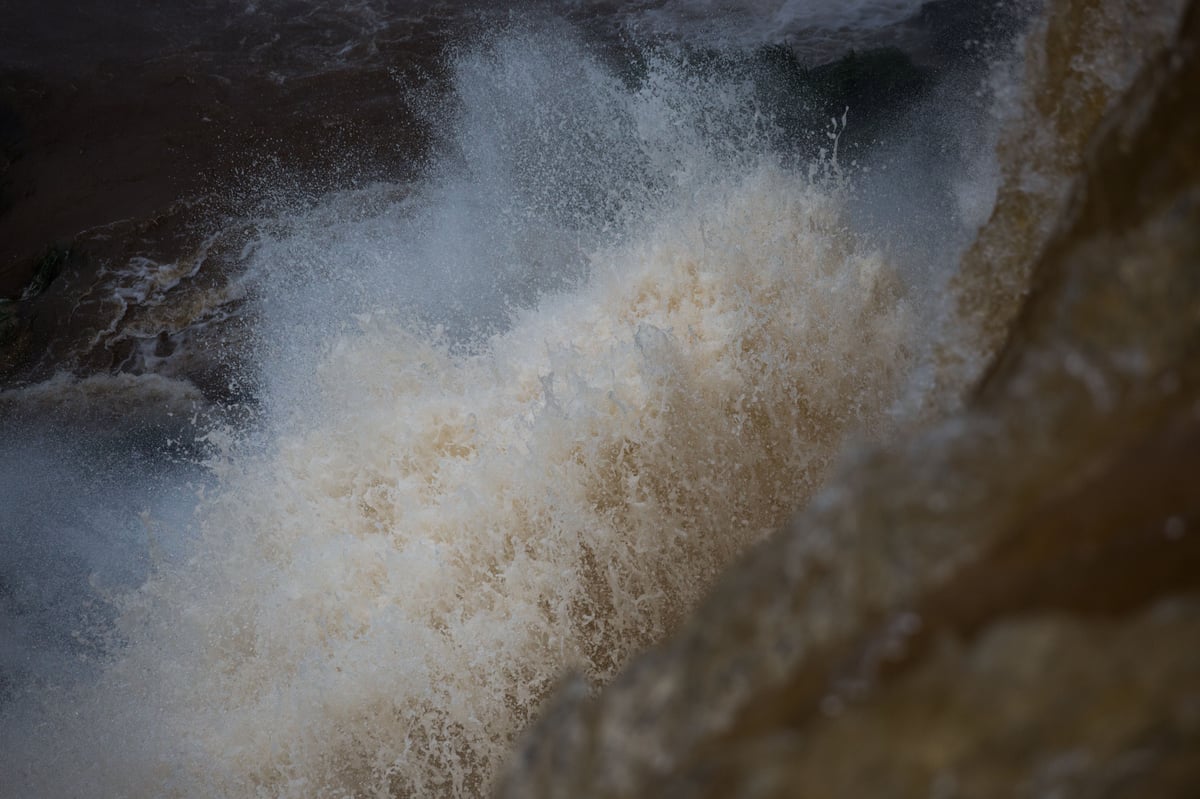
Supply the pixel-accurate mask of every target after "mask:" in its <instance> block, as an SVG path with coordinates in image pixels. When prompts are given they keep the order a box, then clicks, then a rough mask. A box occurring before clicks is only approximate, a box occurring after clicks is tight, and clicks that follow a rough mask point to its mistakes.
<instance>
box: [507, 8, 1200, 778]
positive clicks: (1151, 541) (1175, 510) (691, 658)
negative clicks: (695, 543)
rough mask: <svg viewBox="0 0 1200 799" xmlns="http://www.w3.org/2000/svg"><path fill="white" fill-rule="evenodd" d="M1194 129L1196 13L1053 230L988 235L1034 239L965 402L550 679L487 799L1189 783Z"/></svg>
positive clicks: (1198, 772)
mask: <svg viewBox="0 0 1200 799" xmlns="http://www.w3.org/2000/svg"><path fill="white" fill-rule="evenodd" d="M1075 5H1077V4H1073V3H1071V2H1066V3H1062V4H1059V5H1058V6H1056V7H1055V8H1054V9H1052V10H1051V15H1050V18H1051V20H1052V21H1053V20H1055V19H1058V18H1059V17H1061V16H1063V15H1065V16H1066V18H1068V20H1069V19H1070V18H1071V16H1072V14H1074V13H1075V11H1076V10H1077V9H1074V6H1075ZM1056 15H1057V16H1056ZM1117 18H1118V19H1119V18H1120V17H1119V15H1118V17H1117ZM1064 24H1069V22H1068V23H1064ZM1060 33H1065V34H1069V33H1070V31H1069V30H1065V31H1063V30H1060ZM1076 34H1079V35H1076V36H1074V37H1072V36H1071V35H1065V39H1064V41H1065V44H1062V43H1061V42H1060V44H1059V45H1056V46H1062V47H1066V48H1068V49H1067V50H1066V51H1065V52H1053V53H1051V56H1052V57H1051V58H1050V59H1049V61H1050V62H1052V63H1060V64H1069V63H1071V59H1072V58H1073V57H1075V56H1078V55H1079V50H1078V49H1076V50H1074V51H1072V50H1071V49H1070V48H1071V47H1076V48H1078V46H1079V42H1080V41H1081V40H1082V38H1085V37H1082V35H1081V34H1080V33H1079V31H1076ZM1072 53H1074V55H1072ZM1079 140H1080V141H1081V142H1082V141H1083V138H1082V137H1081V138H1080V139H1079ZM1197 142H1200V6H1197V5H1196V4H1194V3H1193V4H1192V6H1191V8H1190V9H1189V11H1188V12H1187V14H1186V16H1185V18H1184V21H1183V23H1182V27H1181V30H1180V32H1179V34H1178V37H1177V40H1176V42H1175V43H1174V45H1173V46H1171V47H1170V48H1169V49H1168V50H1167V51H1166V52H1163V53H1162V54H1161V55H1159V56H1157V57H1156V58H1154V59H1153V60H1152V62H1151V63H1150V64H1149V65H1148V67H1147V68H1146V69H1144V70H1143V71H1142V73H1141V75H1140V77H1138V79H1137V80H1136V82H1135V83H1134V85H1133V86H1132V87H1131V88H1130V89H1129V91H1128V92H1126V94H1125V96H1124V98H1123V99H1121V100H1120V102H1119V103H1117V104H1116V107H1115V108H1114V109H1113V110H1112V111H1111V113H1109V114H1108V115H1107V116H1106V117H1105V119H1104V121H1103V122H1102V123H1101V125H1100V129H1099V130H1098V132H1097V133H1096V135H1095V136H1094V138H1093V139H1092V143H1091V144H1090V145H1089V146H1088V147H1086V148H1085V149H1084V150H1083V156H1082V157H1081V158H1080V159H1079V162H1080V163H1081V165H1082V166H1081V172H1082V175H1081V178H1080V180H1079V182H1078V183H1077V185H1076V187H1075V190H1074V192H1073V194H1071V196H1070V197H1069V199H1068V200H1067V202H1066V203H1065V207H1066V211H1065V213H1064V215H1063V216H1062V218H1061V220H1060V222H1059V224H1058V226H1057V228H1056V229H1055V232H1053V233H1052V234H1050V235H1049V239H1048V243H1046V244H1045V246H1044V247H1042V246H1041V244H1040V243H1039V238H1038V237H1039V236H1040V235H1041V234H1040V233H1039V232H1038V230H1037V229H1025V227H1023V226H1022V225H1017V224H1013V223H1012V222H1011V220H1006V218H1005V217H1006V216H1007V214H1006V212H1005V211H1004V210H1003V208H1004V203H1005V200H1004V199H1003V198H1002V199H1001V203H1000V206H998V208H999V209H1000V210H998V212H997V217H996V218H994V219H993V221H992V223H991V224H990V225H989V227H988V228H985V230H984V231H983V233H982V235H981V237H980V240H981V241H983V242H986V241H988V240H989V237H994V236H996V235H1004V236H1015V235H1028V236H1029V237H1031V239H1032V243H1030V245H1029V247H1022V246H1017V244H1019V242H1018V243H1017V244H1013V243H1012V242H1007V241H1006V242H1005V244H1006V247H1011V251H1012V252H1016V253H1021V252H1025V253H1028V254H1030V255H1031V256H1032V253H1035V252H1038V251H1039V250H1040V251H1041V255H1040V257H1038V258H1037V259H1036V263H1035V264H1034V266H1033V268H1032V270H1030V271H1031V273H1032V278H1031V282H1030V284H1029V285H1030V288H1029V290H1028V300H1027V301H1026V302H1025V303H1024V305H1023V307H1022V309H1021V312H1020V314H1019V316H1018V318H1017V319H1016V321H1015V322H1014V323H1012V325H1011V331H1012V332H1011V334H1010V335H1009V336H1008V339H1007V343H1006V344H1005V345H1004V347H1003V350H1002V352H1001V354H1000V355H999V357H998V358H996V359H995V360H994V362H993V363H992V365H991V367H990V369H989V370H988V371H987V374H986V376H985V378H984V380H983V381H982V383H981V384H980V386H979V388H978V390H977V391H976V392H975V394H974V396H973V397H971V398H970V400H969V401H968V403H967V408H966V410H965V411H963V412H962V413H960V414H958V415H956V416H953V417H951V418H948V419H946V420H945V421H943V422H940V423H938V424H936V425H934V426H932V427H930V428H929V429H927V430H925V431H923V432H920V433H919V434H916V435H914V436H913V437H912V438H910V439H909V440H907V441H905V442H901V443H900V444H898V445H896V446H893V447H891V448H890V449H889V450H887V451H876V452H868V453H865V454H861V455H860V456H858V457H857V458H856V459H855V460H854V461H853V462H851V463H848V464H846V465H845V467H844V469H843V471H842V473H841V475H840V477H835V478H834V479H833V481H832V482H831V483H830V485H829V487H828V488H827V489H826V490H825V491H824V492H822V493H821V494H820V495H818V497H817V498H816V499H815V500H814V501H813V503H812V504H811V505H810V506H809V508H808V509H807V510H806V511H805V512H804V513H803V514H802V515H801V516H800V517H799V518H798V519H796V520H795V522H794V523H793V524H792V525H791V526H790V527H788V528H787V529H785V530H784V531H782V532H781V533H780V534H778V535H776V536H775V537H773V538H772V539H770V540H769V541H767V542H766V543H765V544H763V545H762V546H760V547H759V548H758V549H757V550H755V551H753V552H751V553H750V554H749V556H748V557H746V558H745V559H744V560H743V561H742V562H741V563H740V564H738V565H737V566H736V567H735V568H734V569H732V570H731V571H730V572H729V573H728V574H727V575H726V577H725V579H724V580H723V582H722V583H721V584H720V585H719V586H718V587H717V589H716V590H715V591H714V592H713V593H712V595H711V596H710V597H709V599H708V600H707V601H706V602H705V603H704V604H702V606H701V607H700V608H699V609H698V610H697V611H696V612H695V613H694V614H693V616H692V617H691V619H690V621H689V622H688V623H687V624H685V626H684V627H683V629H682V630H681V632H680V633H679V634H678V635H677V636H676V637H674V638H673V639H672V640H670V641H668V642H666V643H665V644H664V645H663V646H661V647H660V648H658V649H656V650H654V651H651V652H649V653H647V654H646V655H644V656H642V657H641V658H639V659H637V660H635V661H634V662H633V663H631V664H630V666H629V667H628V668H627V669H626V670H625V671H624V672H623V673H622V674H621V675H620V676H619V677H618V678H617V679H616V680H614V682H613V683H612V684H610V685H609V686H608V687H607V688H606V689H605V690H604V691H602V692H601V693H600V694H599V695H598V696H596V697H594V698H590V697H589V696H588V694H587V691H586V690H585V689H584V687H583V686H582V685H581V684H579V683H573V684H570V685H568V686H567V687H565V688H564V689H563V690H562V691H561V693H560V695H559V696H558V698H557V700H555V701H554V702H552V703H551V704H550V706H549V707H548V708H547V709H546V711H545V714H544V716H543V718H542V721H541V722H540V723H539V724H538V725H537V726H536V727H535V728H534V729H533V730H531V731H530V733H529V734H528V735H527V736H526V738H525V740H524V743H523V745H522V746H521V747H520V749H519V750H518V751H517V753H516V755H515V756H514V757H513V759H512V761H511V762H510V764H509V768H508V771H507V773H506V775H505V776H504V778H503V779H502V781H501V782H500V784H499V786H498V795H500V796H514V797H515V796H578V797H587V796H591V797H618V796H763V797H767V796H793V795H798V794H799V795H811V796H839V795H865V796H874V795H891V796H897V795H904V796H938V797H951V796H1012V795H1018V796H1023V795H1030V796H1034V795H1046V794H1047V793H1048V792H1057V793H1056V795H1069V796H1148V795H1153V796H1184V795H1193V794H1194V792H1195V790H1196V787H1197V786H1198V785H1200V765H1197V761H1196V759H1195V758H1194V756H1189V753H1191V754H1192V755H1194V752H1195V751H1196V750H1197V741H1198V739H1200V722H1198V717H1200V712H1198V711H1197V708H1198V707H1200V660H1198V659H1197V651H1196V647H1195V646H1194V644H1193V642H1194V641H1195V640H1196V625H1197V620H1198V619H1200V606H1197V604H1196V603H1195V602H1194V601H1177V600H1176V601H1172V602H1170V603H1169V604H1166V605H1163V604H1162V603H1163V602H1167V601H1168V599H1169V598H1170V597H1173V596H1177V595H1189V594H1193V593H1194V592H1195V591H1196V590H1197V589H1198V588H1200V535H1196V533H1195V531H1196V530H1197V529H1198V527H1197V526H1198V525H1200V490H1198V489H1200V484H1198V483H1197V477H1196V475H1198V474H1200V412H1198V410H1197V409H1198V408H1200V357H1198V356H1200V149H1198V148H1197ZM1068 160H1069V159H1068ZM1013 191H1014V192H1016V189H1013ZM1014 196H1016V194H1014ZM1034 205H1037V206H1038V207H1049V206H1044V205H1042V204H1039V203H1034ZM1051 205H1052V204H1051ZM981 246H983V245H981ZM968 257H969V258H976V257H978V256H968ZM976 266H977V267H978V264H976ZM998 266H999V267H1000V268H1001V269H1006V268H1008V267H1007V266H1006V264H1000V265H998ZM993 268H995V265H994V267H993ZM1027 273H1028V272H1027ZM1001 279H1008V278H1007V277H1002V278H1001ZM1018 293H1020V292H1018ZM990 324H991V323H989V325H990ZM1004 327H1005V325H998V326H996V327H990V326H989V327H988V331H989V332H988V335H992V336H996V337H998V336H1000V335H1001V332H1000V331H1001V330H1002V329H1003V328H1004ZM1152 607H1157V610H1149V608H1152Z"/></svg>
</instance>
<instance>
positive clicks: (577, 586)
mask: <svg viewBox="0 0 1200 799" xmlns="http://www.w3.org/2000/svg"><path fill="white" fill-rule="evenodd" d="M839 208H840V200H839V197H838V194H837V192H836V191H832V190H828V189H825V188H822V187H819V186H814V185H810V184H808V183H807V182H806V181H804V180H802V179H800V178H797V177H795V176H792V175H789V174H787V173H785V172H783V171H782V170H780V169H778V168H774V167H769V166H764V167H762V168H760V169H758V170H756V171H755V172H754V173H753V174H752V175H751V176H750V177H749V178H745V179H742V180H740V181H737V182H723V183H721V184H719V185H717V186H715V187H711V188H709V189H707V190H705V191H703V192H700V193H698V194H697V195H695V196H694V197H693V198H692V199H690V200H689V201H687V202H686V203H683V204H681V205H680V206H679V207H678V208H677V209H676V210H675V211H674V212H672V213H670V214H668V215H666V216H665V217H664V218H663V219H660V221H659V222H658V223H657V224H655V225H653V226H650V228H649V229H648V231H647V233H646V235H644V236H642V237H638V238H637V239H636V240H634V241H631V242H630V243H628V244H625V245H622V246H617V247H613V248H608V249H602V250H601V251H599V252H598V253H597V254H596V255H595V256H594V259H593V263H592V268H593V275H592V278H591V280H590V281H589V282H588V283H587V285H585V286H584V287H582V288H581V289H579V290H578V291H575V292H572V293H567V294H562V295H558V296H555V297H551V298H547V299H546V300H544V301H543V303H542V304H541V305H540V306H539V307H538V308H537V309H536V310H531V311H528V312H527V313H525V314H524V315H523V316H521V317H520V319H518V320H517V321H516V323H515V324H514V326H513V327H512V328H511V329H510V330H508V331H507V332H504V333H500V334H497V335H495V336H494V337H493V338H491V339H490V340H489V341H488V342H487V344H486V346H485V347H483V348H482V349H481V350H480V351H478V352H476V353H474V354H468V353H462V352H455V351H454V350H453V349H452V348H451V347H450V346H448V345H447V343H446V342H444V341H439V340H436V339H430V338H428V337H423V336H420V335H417V334H414V333H413V332H411V331H408V330H406V329H405V328H403V327H397V326H395V325H394V324H392V323H390V322H388V321H387V320H386V319H385V320H382V321H377V320H375V319H371V318H363V319H361V320H360V321H361V325H362V330H361V332H359V333H357V334H350V335H341V336H338V337H337V338H336V341H335V342H333V343H332V345H331V347H330V351H329V355H328V357H327V358H326V359H325V360H324V361H323V362H322V363H321V367H320V369H319V371H318V373H317V377H316V380H315V382H314V384H313V385H312V386H311V390H312V391H313V392H314V393H315V394H316V395H317V400H316V402H317V404H318V406H319V407H320V408H321V409H322V411H323V414H322V419H323V422H322V423H321V424H320V425H319V426H318V427H316V428H315V429H310V430H308V431H306V432H305V433H304V434H303V435H298V436H295V437H292V438H289V439H287V440H285V441H282V442H281V443H280V445H279V447H278V449H277V450H276V451H274V452H273V453H271V454H269V455H264V456H261V457H260V458H258V459H253V460H250V461H248V462H244V463H241V464H235V465H234V466H232V467H231V469H232V470H231V471H230V472H229V473H228V474H227V475H226V478H225V486H224V489H223V491H222V492H220V494H219V495H218V496H216V497H215V498H214V499H212V500H210V501H209V502H208V504H207V506H206V507H205V508H204V509H203V511H202V519H203V523H202V533H201V539H200V542H199V549H198V551H197V555H196V557H195V559H194V560H193V561H192V562H191V563H190V564H188V565H187V566H186V567H184V568H179V569H176V570H171V571H168V572H164V573H163V574H161V575H160V576H159V577H158V578H157V579H156V580H154V581H152V582H151V583H150V584H148V586H147V587H146V588H145V589H144V590H143V591H142V592H141V593H140V594H139V595H138V596H136V597H133V598H131V599H130V600H128V601H127V604H126V607H125V609H124V614H123V617H122V621H121V625H120V630H121V634H122V635H123V636H124V637H126V638H127V640H129V642H130V644H129V647H128V648H127V649H126V650H125V652H124V653H123V654H122V656H121V658H120V659H119V660H118V661H117V662H116V663H115V664H114V666H113V667H112V668H111V669H110V670H109V672H108V673H107V674H106V675H105V677H104V679H103V680H102V681H101V683H100V684H99V686H98V687H97V689H96V690H95V692H94V693H93V694H92V695H90V696H88V697H86V698H83V699H81V700H80V701H79V703H78V704H76V705H74V706H73V707H72V713H73V714H77V715H76V716H75V719H76V720H75V721H70V720H69V719H62V720H61V721H62V722H63V723H70V724H71V725H72V726H74V729H73V730H72V731H71V732H70V733H69V734H66V735H64V736H63V737H62V738H61V739H60V740H59V746H60V747H65V748H66V749H67V750H70V748H71V747H72V746H81V745H82V746H83V747H84V749H85V752H84V753H82V754H83V756H79V755H80V753H76V755H75V756H73V757H69V758H67V759H68V760H69V761H70V762H71V763H76V764H85V765H84V770H85V771H86V772H87V774H86V775H75V776H77V777H79V778H80V779H81V780H83V781H85V782H87V783H89V784H91V785H92V787H94V786H95V784H96V783H95V780H97V779H99V780H100V784H102V785H104V786H105V791H104V792H105V793H106V794H107V795H160V796H172V795H181V796H182V795H209V796H214V795H228V796H234V795H250V794H252V793H255V792H259V793H265V794H267V795H273V796H312V795H342V794H345V795H351V794H353V795H375V794H377V793H380V794H381V793H384V792H386V791H389V790H390V791H394V792H399V793H400V794H402V795H404V794H413V795H463V794H470V793H476V792H478V790H479V789H480V786H481V781H482V780H484V779H486V776H487V775H489V774H490V773H492V771H493V770H494V769H495V767H496V766H497V764H498V763H499V761H500V759H501V757H502V756H503V752H504V751H505V749H506V746H507V744H508V742H509V741H510V740H511V738H512V736H513V735H514V734H515V733H516V732H517V731H518V730H519V729H520V728H521V727H522V726H523V724H525V723H526V722H527V721H528V720H529V718H530V717H531V715H532V714H533V713H534V712H535V710H536V707H537V703H538V701H539V699H540V698H541V697H542V696H543V695H544V693H545V691H546V690H547V688H548V686H549V685H550V684H551V683H552V682H553V681H554V680H555V679H556V678H557V677H558V675H559V674H560V672H561V671H562V669H563V668H565V667H567V666H569V665H574V666H576V667H580V668H583V669H584V670H586V671H587V672H588V673H589V674H590V675H591V676H592V677H594V678H598V679H604V678H606V677H608V676H609V675H611V674H612V673H613V671H614V670H615V669H616V668H617V667H618V666H619V665H620V664H621V663H622V662H623V661H624V660H625V658H626V657H627V656H628V655H629V654H630V653H631V652H633V651H635V650H636V649H638V648H640V647H642V646H644V645H645V644H647V643H648V642H650V641H653V640H655V639H657V638H659V637H661V635H663V634H664V632H665V631H666V630H667V629H668V628H669V627H670V626H671V625H672V624H673V623H674V622H675V621H676V620H677V619H678V618H679V616H680V614H681V613H682V612H684V611H685V610H686V609H687V608H688V607H689V606H690V605H691V604H692V603H693V602H694V601H695V600H696V599H697V597H698V595H699V594H700V592H702V591H703V590H704V588H705V586H707V585H708V583H709V581H710V580H711V579H712V577H713V576H714V575H715V574H716V572H717V571H718V569H720V567H721V566H722V565H723V564H724V563H725V562H727V561H728V560H729V558H730V557H732V556H733V554H734V553H736V552H737V551H739V550H740V549H742V548H743V547H744V546H745V545H746V544H748V543H749V542H751V541H754V540H756V539H758V538H760V537H761V536H763V535H765V534H766V533H767V532H769V531H770V530H771V529H773V528H774V527H775V526H776V525H777V524H778V523H780V522H781V521H782V520H783V519H785V518H786V517H787V515H788V514H789V513H791V512H792V511H793V510H794V509H795V507H796V505H797V503H798V502H800V501H802V499H803V498H804V497H805V496H806V495H807V493H808V492H809V491H810V490H811V489H812V488H813V487H814V486H815V485H816V484H817V483H818V482H819V481H820V479H821V476H822V474H823V472H824V470H825V468H826V466H827V465H828V463H829V461H830V459H831V458H832V457H833V455H834V453H835V452H836V449H837V448H838V446H839V444H840V443H841V441H842V439H843V437H844V436H845V435H846V434H847V432H849V431H855V430H867V431H874V432H876V433H878V432H880V431H881V430H882V429H883V428H885V427H886V425H887V416H886V410H887V408H888V406H889V403H890V402H891V401H892V398H893V397H894V389H895V387H896V384H897V382H898V381H899V378H900V376H901V374H902V373H903V371H904V368H905V363H906V352H907V350H906V344H905V341H906V339H907V338H908V335H909V331H908V325H907V318H906V314H905V311H904V306H903V303H901V302H899V301H898V299H897V296H896V291H895V285H894V283H893V277H892V275H891V272H890V270H889V268H888V266H887V264H886V263H885V262H884V261H883V259H882V258H881V257H880V256H879V254H878V253H874V252H871V251H869V250H866V249H864V248H862V247H861V246H860V245H858V244H857V243H856V241H855V239H854V237H853V236H851V235H850V234H849V233H848V232H847V231H846V230H845V228H844V227H843V225H842V221H841V219H840V216H839V213H840V211H839ZM81 739H82V740H81ZM90 740H101V741H104V742H105V743H104V746H105V747H108V746H110V745H111V742H112V741H120V742H121V746H120V748H119V750H118V751H117V752H110V753H109V754H107V755H106V756H105V757H104V758H102V762H100V761H97V760H95V759H93V758H92V757H89V756H88V755H87V753H86V743H87V741H90ZM60 751H62V750H61V749H60ZM68 771H69V770H68ZM57 776H58V777H62V776H63V771H61V770H60V772H59V773H58V775H57ZM80 784H81V785H82V784H83V782H81V783H80ZM68 792H69V791H68Z"/></svg>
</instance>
